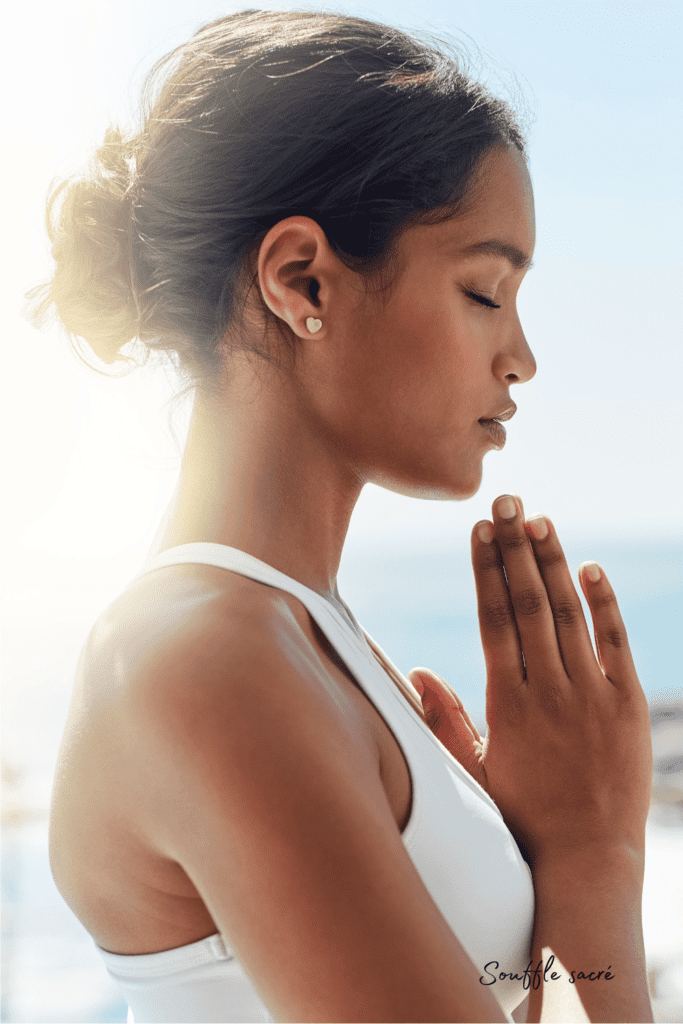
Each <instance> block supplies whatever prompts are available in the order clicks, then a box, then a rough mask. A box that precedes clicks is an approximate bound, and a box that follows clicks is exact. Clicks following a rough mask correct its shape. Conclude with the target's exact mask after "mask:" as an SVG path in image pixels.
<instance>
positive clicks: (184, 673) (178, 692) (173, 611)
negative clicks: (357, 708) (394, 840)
mask: <svg viewBox="0 0 683 1024" xmlns="http://www.w3.org/2000/svg"><path fill="white" fill-rule="evenodd" d="M307 618H308V613H307V611H306V609H305V608H304V607H303V605H301V604H300V602H298V601H297V600H296V598H294V597H293V596H292V595H290V594H287V593H284V592H283V591H280V590H278V589H276V588H273V587H269V586H266V585H264V584H262V583H260V582H258V581H255V580H252V579H249V578H248V577H244V576H240V575H239V574H237V573H232V572H226V571H225V570H223V569H214V568H213V567H210V566H204V565H201V566H184V567H181V568H179V567H176V566H174V567H173V570H172V571H171V572H168V571H166V570H160V571H159V572H157V573H151V574H149V576H148V577H143V578H141V579H140V580H139V581H137V583H136V584H135V585H133V586H132V587H131V588H129V589H128V590H127V591H126V592H124V594H123V595H121V597H120V598H119V599H118V600H117V601H116V602H114V604H113V605H112V606H110V608H109V609H107V611H106V612H105V613H104V615H103V616H102V617H101V618H100V619H99V620H98V622H97V623H96V625H95V627H94V628H93V630H92V631H91V634H90V637H89V640H88V643H87V645H86V649H85V651H84V655H83V659H82V665H81V673H80V674H81V677H82V678H83V679H84V682H85V685H86V686H88V684H89V682H90V684H92V685H93V686H95V687H97V686H101V687H103V688H104V687H107V688H108V689H109V691H110V695H111V698H112V703H113V704H115V706H116V708H117V712H118V713H119V714H120V716H121V721H122V722H123V723H125V729H126V732H127V734H128V737H129V742H130V743H131V744H132V745H133V746H134V749H135V756H134V761H135V770H136V772H137V773H138V775H139V776H140V777H142V776H144V774H145V772H146V770H147V769H148V770H149V772H150V773H151V774H153V775H154V778H157V777H158V771H157V769H158V767H159V765H160V763H161V760H162V759H163V758H169V759H170V760H172V761H173V762H174V764H175V765H176V767H177V768H179V767H180V766H181V765H184V769H185V773H186V776H187V777H188V778H189V777H190V775H192V773H195V775H196V781H197V784H198V785H199V786H200V787H202V786H204V784H205V781H206V780H205V779H204V777H203V775H202V773H203V772H204V771H205V770H207V760H206V759H205V758H203V757H202V756H201V751H207V750H209V749H213V751H214V756H218V751H220V756H221V757H223V758H227V757H229V756H230V755H231V753H232V754H234V756H236V757H239V756H242V755H241V754H239V753H238V751H239V750H240V743H242V742H251V743H257V744H258V745H259V746H261V747H266V746H268V745H270V747H271V749H272V748H273V747H274V745H276V744H277V743H278V742H279V740H280V738H283V737H286V736H289V737H290V738H291V737H292V735H294V734H295V733H297V734H298V735H299V739H300V740H301V733H302V731H303V732H305V731H306V730H311V732H312V733H315V736H316V737H317V738H318V739H317V741H318V742H319V741H320V738H321V737H322V736H324V737H325V742H326V743H328V744H331V745H332V747H334V746H335V744H340V745H341V746H343V747H344V750H343V755H344V756H347V757H351V758H352V760H354V761H357V760H358V758H359V756H360V757H361V758H362V757H363V756H364V753H365V748H367V751H368V756H369V763H368V767H369V766H370V762H371V763H372V766H373V770H374V771H375V773H378V763H377V759H376V752H375V751H374V750H370V745H369V744H368V743H367V741H365V740H364V739H363V738H362V730H359V728H358V718H357V716H354V715H353V714H351V713H350V712H349V709H348V704H345V703H344V701H343V700H340V698H339V691H338V687H336V686H335V684H334V682H333V680H332V679H331V678H330V675H329V673H328V671H327V669H326V666H325V664H324V663H323V660H322V659H321V657H320V652H319V650H318V649H317V648H316V646H315V645H314V643H312V642H311V637H310V627H309V628H308V629H307V628H306V620H307ZM248 735H251V739H250V740H245V738H246V737H247V736H248ZM134 737H137V741H135V742H134ZM360 748H363V749H360ZM339 753H341V751H339ZM148 781H149V782H150V785H151V787H152V789H153V781H154V780H153V779H151V778H150V779H149V780H148ZM149 791H150V790H149V789H148V792H149ZM148 810H150V808H148Z"/></svg>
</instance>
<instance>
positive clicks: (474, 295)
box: [467, 292, 500, 309]
mask: <svg viewBox="0 0 683 1024" xmlns="http://www.w3.org/2000/svg"><path fill="white" fill-rule="evenodd" d="M467 294H468V295H469V297H470V298H471V299H474V301H475V302H480V303H481V305H482V306H486V307H487V308H488V309H500V306H499V305H497V304H496V303H495V302H493V301H492V300H491V299H487V298H486V296H485V295H477V293H476V292H468V293H467Z"/></svg>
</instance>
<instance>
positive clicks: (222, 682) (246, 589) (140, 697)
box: [80, 565, 302, 707]
mask: <svg viewBox="0 0 683 1024" xmlns="http://www.w3.org/2000/svg"><path fill="white" fill-rule="evenodd" d="M289 597H290V595H284V594H283V593H282V592H281V591H277V590H275V589H274V588H272V587H268V586H266V585H264V584H262V583H259V582H258V581H256V580H252V579H249V578H248V577H245V576H241V575H239V574H237V573H232V572H226V570H224V569H217V568H214V567H211V566H205V565H198V566H194V565H190V566H173V567H172V569H170V570H169V569H163V570H159V571H157V572H154V573H150V574H148V575H147V576H143V577H141V578H140V579H139V580H137V581H135V583H134V584H132V585H131V586H130V587H128V588H127V589H126V590H125V591H124V592H123V594H121V596H120V597H119V598H117V600H116V601H114V602H113V603H112V604H111V605H110V606H109V608H107V609H106V611H105V612H104V613H103V614H102V615H101V616H100V618H99V619H98V620H97V622H96V623H95V625H94V626H93V628H92V630H91V632H90V635H89V637H88V640H87V642H86V645H85V647H84V650H83V653H82V658H81V673H80V674H81V675H82V676H86V677H90V678H91V680H92V681H94V680H95V678H96V677H99V678H106V679H107V681H108V685H110V686H111V687H113V688H114V690H115V691H116V693H117V697H118V698H119V699H122V700H130V701H132V702H134V703H135V702H137V703H138V705H139V706H140V707H142V706H144V702H145V701H154V700H155V699H158V700H159V701H163V702H164V703H167V702H168V701H169V700H171V698H172V697H173V695H174V694H175V696H176V697H177V698H178V699H182V691H183V689H184V688H185V686H186V685H187V684H188V683H189V682H190V680H192V682H193V686H192V691H193V698H194V700H199V699H200V698H202V696H206V697H208V696H209V694H210V691H211V688H212V687H213V686H216V685H219V686H221V687H222V689H223V690H224V691H225V690H226V688H227V685H228V682H229V681H230V680H234V679H236V678H239V676H240V674H241V673H242V672H244V671H245V670H248V669H249V666H250V665H251V664H253V659H254V658H255V657H256V658H257V660H258V658H259V657H260V656H261V655H263V654H264V653H265V652H266V650H267V649H268V647H269V646H271V645H272V644H273V643H276V644H278V643H281V642H283V641H285V638H287V639H288V640H289V641H291V640H293V639H294V636H295V635H296V633H297V629H298V628H299V627H298V620H297V617H296V615H295V614H293V611H292V601H291V600H289ZM297 639H299V641H301V639H302V637H298V638H297ZM285 646H286V648H287V649H288V650H290V651H291V650H292V648H291V646H290V645H289V644H285ZM295 646H296V644H295Z"/></svg>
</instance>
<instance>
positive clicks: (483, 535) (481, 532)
mask: <svg viewBox="0 0 683 1024" xmlns="http://www.w3.org/2000/svg"><path fill="white" fill-rule="evenodd" d="M477 537H478V538H479V540H480V541H481V542H482V544H490V543H491V541H492V540H493V527H492V526H491V523H488V522H483V523H477Z"/></svg>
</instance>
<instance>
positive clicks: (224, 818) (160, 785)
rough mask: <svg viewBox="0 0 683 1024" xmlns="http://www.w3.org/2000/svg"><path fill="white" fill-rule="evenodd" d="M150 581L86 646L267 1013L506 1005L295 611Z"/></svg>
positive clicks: (139, 796)
mask: <svg viewBox="0 0 683 1024" xmlns="http://www.w3.org/2000/svg"><path fill="white" fill-rule="evenodd" d="M157 584H159V585H162V584H163V580H162V579H159V580H158V581H157ZM170 584H171V581H170V580H169V579H167V581H166V585H167V586H169V585H170ZM154 585H155V584H154V582H153V581H149V584H146V586H145V589H143V590H141V591H139V592H138V593H137V594H136V593H135V591H133V592H132V593H131V594H129V595H128V596H127V597H126V601H127V602H128V604H127V611H125V610H123V609H121V608H119V609H116V608H113V609H111V612H110V613H109V615H110V618H109V627H108V626H107V617H106V616H105V618H104V619H103V620H102V621H101V623H100V624H99V626H98V627H97V629H96V630H95V632H94V634H93V639H92V643H93V653H94V654H97V651H98V650H99V652H100V655H101V656H105V655H106V657H108V658H111V657H112V656H113V655H112V652H118V655H117V656H118V659H119V663H120V666H121V668H120V669H119V670H118V671H120V677H119V686H120V688H121V697H120V701H119V704H121V705H122V706H124V707H125V709H126V710H125V714H124V716H123V717H124V718H125V722H126V730H127V733H126V744H127V746H126V751H129V752H130V755H131V758H132V760H133V761H134V762H135V771H134V772H131V773H130V775H129V778H130V786H131V787H133V790H134V791H132V792H131V793H130V794H129V799H130V800H131V802H132V803H134V804H135V805H136V807H137V809H138V811H137V813H138V817H137V819H136V822H137V823H138V824H140V823H144V825H141V827H144V829H147V830H148V836H151V838H152V839H153V845H154V847H155V849H156V851H157V852H158V853H159V854H161V855H162V856H163V857H165V858H167V859H170V860H172V861H174V862H175V863H177V864H179V865H180V866H181V867H182V869H183V871H184V872H185V873H186V875H187V877H188V878H189V879H190V880H191V882H192V884H193V886H194V887H195V889H196V892H197V893H198V894H199V896H200V897H201V900H202V901H203V903H204V905H205V907H206V908H207V910H208V912H209V914H210V917H211V920H212V921H213V922H215V926H216V927H217V928H218V929H219V930H220V932H221V933H222V934H223V935H225V936H226V938H227V940H228V942H229V944H230V945H231V946H232V948H233V949H234V950H235V952H236V954H237V956H238V959H239V960H240V962H241V964H242V966H243V967H244V968H245V970H246V972H247V974H248V975H249V977H250V978H251V980H252V981H253V983H254V985H255V986H256V989H257V991H258V992H259V994H260V996H261V998H262V999H263V1001H264V1002H265V1004H266V1005H267V1006H268V1007H269V1009H270V1010H271V1013H273V1015H274V1016H275V1017H276V1019H278V1020H283V1021H286V1020H290V1021H317V1020H329V1021H367V1020H394V1021H401V1020H403V1021H415V1020H488V1021H493V1020H503V1019H504V1016H503V1015H502V1014H501V1011H500V1008H499V1007H498V1006H497V1004H496V1001H495V999H494V998H493V997H492V996H491V994H490V993H489V992H488V990H485V991H483V992H482V990H481V986H480V985H479V984H478V981H477V970H476V968H475V967H474V965H473V964H472V962H471V960H470V959H469V957H468V956H467V954H466V953H465V951H464V949H463V947H462V946H461V945H460V943H459V941H458V939H457V938H456V936H455V935H454V934H453V932H452V931H451V930H450V928H449V926H448V924H447V922H446V921H445V919H444V918H443V916H442V914H441V912H440V911H439V909H438V907H437V906H436V904H435V903H434V901H433V899H432V897H431V895H430V894H429V892H428V891H427V889H426V887H425V885H424V882H423V881H422V879H421V877H420V875H419V874H418V872H417V871H416V869H415V866H414V864H413V862H412V861H411V859H410V857H409V855H408V852H407V850H406V848H405V846H404V844H403V842H402V839H401V835H400V833H399V830H398V828H397V825H396V821H395V820H394V816H393V814H392V812H391V808H390V805H389V803H388V801H387V797H386V794H385V791H384V788H383V786H382V781H381V778H380V773H379V770H378V764H377V760H376V758H375V756H374V754H373V751H372V749H371V747H370V745H369V744H366V743H364V742H362V741H359V736H358V731H357V730H356V729H355V728H354V725H353V722H352V720H351V718H350V717H349V715H348V713H347V710H346V708H345V705H344V701H343V700H340V699H339V691H338V690H337V691H335V687H334V685H333V684H332V683H330V681H329V679H327V680H326V679H325V673H324V669H323V668H322V666H321V663H320V660H319V659H318V658H317V655H316V652H315V649H314V647H313V646H312V645H311V644H310V643H307V642H306V635H305V631H303V630H302V628H301V622H300V621H299V619H298V611H297V609H296V608H295V607H293V606H290V605H289V604H288V602H287V601H286V600H284V599H283V598H282V595H281V593H280V592H279V591H277V590H274V589H273V591H272V593H267V592H265V593H264V592H260V591H259V589H258V588H250V587H248V586H247V587H244V588H243V587H241V586H237V585H236V589H234V590H232V589H230V588H228V591H227V592H226V591H224V589H223V586H222V584H220V585H218V584H217V591H216V592H215V593H212V588H211V586H210V580H209V577H208V576H207V575H202V576H201V578H200V577H198V576H193V575H192V574H188V576H187V578H186V579H185V581H184V582H183V583H182V585H181V582H180V580H179V578H178V576H177V575H176V576H175V577H174V578H173V580H172V586H171V590H170V591H169V593H168V594H167V596H166V598H165V599H164V602H161V603H160V602H156V604H155V600H154V598H155V594H157V592H156V591H155V590H154V589H149V587H152V588H153V586H154ZM264 589H265V588H264ZM157 596H158V594H157ZM148 608H149V609H150V610H147V609H148ZM98 629H99V630H100V631H101V633H102V636H101V639H99V640H98V637H97V632H98ZM124 634H125V636H124ZM107 638H108V639H107ZM112 667H113V665H112ZM321 684H322V685H321ZM406 964H409V965H410V970H406Z"/></svg>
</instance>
